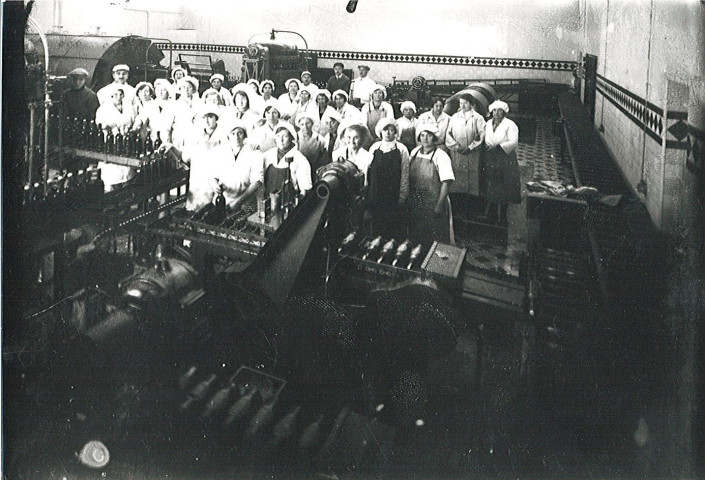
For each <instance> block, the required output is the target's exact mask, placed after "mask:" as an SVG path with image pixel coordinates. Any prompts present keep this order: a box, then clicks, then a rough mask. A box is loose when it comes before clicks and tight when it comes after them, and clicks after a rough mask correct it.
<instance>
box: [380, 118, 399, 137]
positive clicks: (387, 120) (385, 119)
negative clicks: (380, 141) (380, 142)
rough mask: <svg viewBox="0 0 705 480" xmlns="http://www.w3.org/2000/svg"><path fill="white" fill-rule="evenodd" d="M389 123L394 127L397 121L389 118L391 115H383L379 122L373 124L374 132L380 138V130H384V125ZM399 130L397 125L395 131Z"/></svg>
mask: <svg viewBox="0 0 705 480" xmlns="http://www.w3.org/2000/svg"><path fill="white" fill-rule="evenodd" d="M389 125H394V126H395V127H396V126H397V122H396V121H395V120H394V119H393V118H391V117H383V118H380V119H379V122H377V125H375V134H376V135H377V136H378V137H379V138H382V130H384V128H385V127H387V126H389ZM398 131H399V127H397V132H398Z"/></svg>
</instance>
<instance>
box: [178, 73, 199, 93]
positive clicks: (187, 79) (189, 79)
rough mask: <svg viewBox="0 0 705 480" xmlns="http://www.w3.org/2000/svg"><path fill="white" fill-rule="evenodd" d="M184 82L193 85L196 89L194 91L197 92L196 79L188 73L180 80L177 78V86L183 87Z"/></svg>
mask: <svg viewBox="0 0 705 480" xmlns="http://www.w3.org/2000/svg"><path fill="white" fill-rule="evenodd" d="M186 82H188V83H190V84H191V85H193V88H194V90H196V93H198V80H197V79H195V78H193V77H192V76H190V75H187V76H185V77H184V78H182V79H181V80H179V86H180V87H182V88H183V85H184V83H186Z"/></svg>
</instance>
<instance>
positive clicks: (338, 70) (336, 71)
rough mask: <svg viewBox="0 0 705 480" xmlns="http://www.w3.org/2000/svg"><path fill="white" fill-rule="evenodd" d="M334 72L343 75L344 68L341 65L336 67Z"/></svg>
mask: <svg viewBox="0 0 705 480" xmlns="http://www.w3.org/2000/svg"><path fill="white" fill-rule="evenodd" d="M333 72H335V74H336V75H342V74H343V67H341V66H340V65H336V66H334V67H333Z"/></svg>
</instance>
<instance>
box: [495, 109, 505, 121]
mask: <svg viewBox="0 0 705 480" xmlns="http://www.w3.org/2000/svg"><path fill="white" fill-rule="evenodd" d="M505 115H506V113H504V110H502V109H501V108H495V109H494V110H492V118H494V119H495V120H502V119H503V118H504V116H505Z"/></svg>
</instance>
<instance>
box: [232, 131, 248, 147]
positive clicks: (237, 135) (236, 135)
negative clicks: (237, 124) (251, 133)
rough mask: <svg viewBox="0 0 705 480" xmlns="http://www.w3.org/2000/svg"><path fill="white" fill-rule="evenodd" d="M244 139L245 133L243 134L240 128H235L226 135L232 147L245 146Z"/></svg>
mask: <svg viewBox="0 0 705 480" xmlns="http://www.w3.org/2000/svg"><path fill="white" fill-rule="evenodd" d="M246 138H247V132H245V131H244V130H243V129H242V128H236V129H234V130H233V131H232V132H230V133H229V134H228V140H229V141H230V144H231V145H233V146H234V147H242V146H243V145H244V144H245V139H246Z"/></svg>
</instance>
